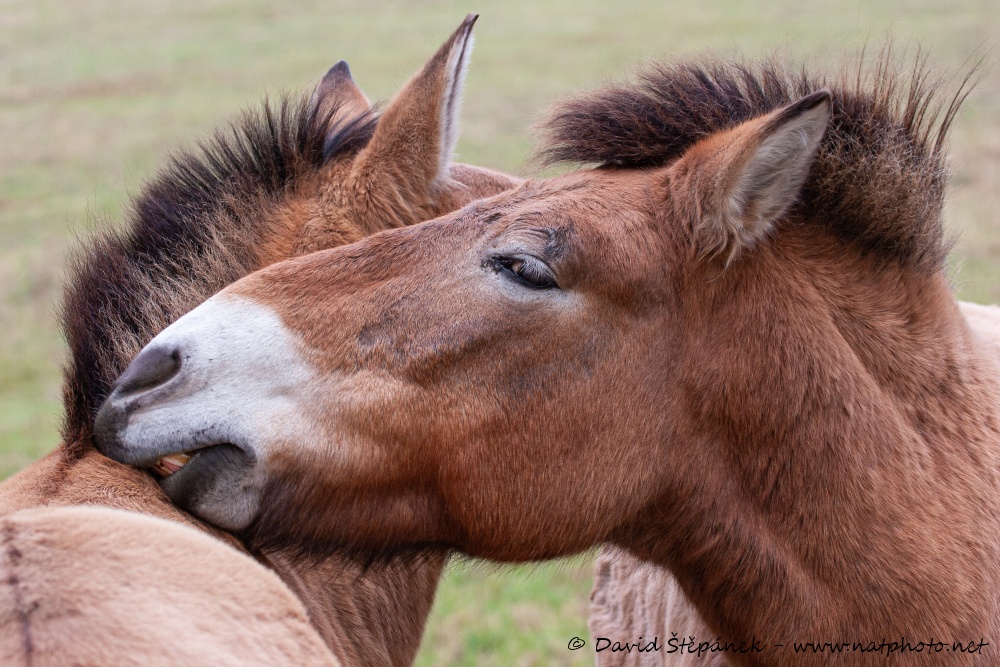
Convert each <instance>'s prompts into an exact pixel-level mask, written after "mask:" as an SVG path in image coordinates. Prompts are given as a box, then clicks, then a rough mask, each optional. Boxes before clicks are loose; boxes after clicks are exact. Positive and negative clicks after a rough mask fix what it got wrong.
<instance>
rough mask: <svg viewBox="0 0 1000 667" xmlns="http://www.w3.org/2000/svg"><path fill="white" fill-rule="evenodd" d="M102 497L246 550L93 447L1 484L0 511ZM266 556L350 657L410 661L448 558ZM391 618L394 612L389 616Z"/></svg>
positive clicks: (46, 460) (334, 646)
mask: <svg viewBox="0 0 1000 667" xmlns="http://www.w3.org/2000/svg"><path fill="white" fill-rule="evenodd" d="M84 504H85V505H101V506H104V507H113V508H116V509H123V510H128V511H132V512H139V513H141V514H149V515H152V516H156V517H160V518H163V519H168V520H171V521H177V522H180V523H184V524H187V525H191V526H194V527H196V528H199V529H201V530H203V531H205V532H208V533H209V534H211V535H213V536H215V537H217V538H219V539H221V540H223V541H224V542H226V543H227V544H229V545H230V546H232V547H234V548H236V549H239V550H241V551H244V548H243V545H242V544H241V543H240V542H238V541H237V540H236V538H234V537H233V536H232V535H230V534H228V533H225V532H222V531H219V530H217V529H215V528H212V527H211V526H208V525H207V524H204V523H202V522H200V521H197V520H196V519H194V518H193V517H191V516H190V515H188V514H186V513H184V512H181V511H180V510H178V509H177V508H176V507H175V506H174V505H172V504H170V501H169V500H168V499H167V497H166V496H165V495H164V494H163V492H162V491H161V490H160V488H159V487H158V486H157V485H156V483H155V482H154V481H153V479H152V478H151V477H150V476H149V475H147V474H144V473H142V472H140V471H138V470H136V469H134V468H130V467H128V466H124V465H121V464H119V463H116V462H114V461H112V460H110V459H107V458H105V457H103V456H101V455H100V454H98V453H97V452H96V451H94V450H92V449H87V450H85V451H84V453H83V454H82V456H79V457H75V456H72V455H71V454H70V450H69V448H67V447H58V448H57V449H55V450H54V451H53V452H51V453H50V454H48V455H47V456H45V457H43V458H42V459H40V460H38V461H36V462H35V463H34V464H32V465H31V466H29V467H27V468H25V469H24V470H22V471H21V472H19V473H17V474H16V475H14V476H13V477H11V478H10V479H8V480H6V481H4V482H3V483H2V484H0V514H9V513H11V512H15V511H17V510H21V509H28V508H31V507H39V506H43V505H84ZM265 560H266V561H267V564H268V565H269V566H271V567H272V569H274V571H275V572H276V573H277V574H278V576H280V577H281V579H282V580H283V581H284V582H285V583H286V584H287V585H288V586H289V587H290V588H291V589H292V590H293V591H294V592H295V593H296V594H298V596H299V598H300V599H301V600H302V602H303V604H304V605H305V607H306V610H307V611H308V612H309V618H310V620H311V621H312V623H313V625H314V627H315V628H316V629H317V631H319V633H320V635H321V636H322V637H323V639H324V641H326V643H327V645H328V646H329V647H330V648H331V650H332V651H333V652H334V653H335V654H336V655H337V657H338V658H340V659H341V660H342V661H343V662H344V664H368V665H379V666H380V667H381V666H386V667H388V666H395V665H408V664H410V663H411V662H412V660H413V658H414V656H415V655H416V652H417V649H418V648H419V645H420V637H421V634H422V631H423V626H424V621H425V620H426V618H427V615H428V613H429V612H430V608H431V605H432V604H433V601H434V592H435V590H436V587H437V581H438V578H439V577H440V574H441V570H442V568H443V565H444V562H443V559H441V560H440V561H433V560H432V561H429V562H426V563H423V564H422V565H421V566H420V567H413V568H405V567H390V568H385V569H372V570H369V571H362V570H361V569H360V568H359V567H358V566H357V565H356V564H354V563H353V562H352V561H349V560H346V559H340V558H329V559H326V560H323V561H320V562H317V561H315V560H310V559H309V558H307V557H306V558H295V557H287V556H273V557H269V558H267V559H265ZM385 619H392V623H390V624H388V625H387V624H386V623H385Z"/></svg>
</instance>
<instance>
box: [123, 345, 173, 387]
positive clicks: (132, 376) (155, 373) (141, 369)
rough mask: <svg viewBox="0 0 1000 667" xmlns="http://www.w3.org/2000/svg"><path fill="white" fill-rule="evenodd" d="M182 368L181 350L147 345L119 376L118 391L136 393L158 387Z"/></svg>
mask: <svg viewBox="0 0 1000 667" xmlns="http://www.w3.org/2000/svg"><path fill="white" fill-rule="evenodd" d="M180 369H181V353H180V350H178V349H177V348H171V347H163V346H157V347H147V348H146V349H144V350H143V351H142V352H140V353H139V356H137V357H136V358H135V359H133V360H132V363H130V364H129V365H128V368H126V369H125V372H124V373H122V375H121V377H120V378H118V383H117V384H118V388H117V392H118V394H119V395H125V394H134V393H136V392H139V391H144V390H146V389H152V388H153V387H158V386H159V385H161V384H164V383H165V382H167V381H168V380H169V379H170V378H172V377H174V376H175V375H177V371H179V370H180Z"/></svg>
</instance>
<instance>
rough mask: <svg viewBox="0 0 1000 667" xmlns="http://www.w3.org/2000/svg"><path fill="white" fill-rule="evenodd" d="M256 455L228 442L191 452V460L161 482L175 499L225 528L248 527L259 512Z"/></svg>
mask: <svg viewBox="0 0 1000 667" xmlns="http://www.w3.org/2000/svg"><path fill="white" fill-rule="evenodd" d="M255 458H256V457H255V456H254V455H253V454H252V453H251V452H249V451H247V450H244V449H241V448H240V447H237V446H235V445H231V444H228V443H225V444H218V445H212V446H209V447H205V448H202V449H199V450H197V451H195V452H193V453H192V454H191V459H190V461H188V462H187V463H186V464H184V465H183V467H181V468H179V469H178V470H176V472H173V473H172V474H171V475H170V476H168V477H165V478H163V479H161V480H160V481H159V484H160V488H162V489H163V491H164V492H165V493H166V494H167V497H169V498H170V500H171V502H173V503H174V504H175V505H177V506H178V507H180V508H181V509H184V510H186V511H188V512H190V513H191V514H194V515H195V516H197V517H199V518H200V519H203V520H205V521H207V522H209V523H211V524H214V525H216V526H218V527H219V528H222V529H224V530H228V531H236V530H241V529H243V528H246V527H247V526H248V525H249V524H250V522H251V521H252V520H253V519H254V517H255V516H256V515H257V510H258V507H259V505H260V491H259V489H260V485H259V484H257V483H256V481H255V480H256V472H257V468H256V460H255Z"/></svg>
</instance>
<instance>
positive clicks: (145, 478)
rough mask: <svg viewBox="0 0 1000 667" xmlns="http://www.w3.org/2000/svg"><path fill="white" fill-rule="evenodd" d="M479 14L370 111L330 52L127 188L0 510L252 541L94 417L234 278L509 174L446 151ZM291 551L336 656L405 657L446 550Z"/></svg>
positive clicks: (82, 279) (275, 560)
mask: <svg viewBox="0 0 1000 667" xmlns="http://www.w3.org/2000/svg"><path fill="white" fill-rule="evenodd" d="M475 19H476V17H475V16H474V15H470V16H469V17H468V18H467V19H466V20H465V21H464V22H463V23H462V25H461V26H460V27H459V28H458V29H457V30H456V31H455V32H454V34H452V35H451V37H450V38H449V39H448V40H447V41H446V42H445V43H444V44H443V45H442V46H441V48H440V49H439V50H438V51H437V52H436V53H435V55H434V56H433V57H431V59H430V60H429V61H428V62H427V63H426V65H425V66H424V67H423V68H422V69H421V70H420V71H419V72H417V73H416V74H415V75H414V76H413V78H411V79H410V80H409V81H408V82H407V83H406V84H405V85H404V87H403V88H402V90H401V91H400V92H399V93H398V95H397V96H396V97H395V98H394V99H393V100H392V101H390V102H389V104H388V105H387V106H386V107H385V108H384V110H383V111H381V112H379V111H377V110H376V109H373V108H372V106H371V104H370V103H369V101H368V99H367V98H366V96H365V95H364V93H363V92H362V91H361V89H360V88H359V87H358V86H357V85H356V84H355V83H354V81H353V79H352V76H351V72H350V68H349V67H348V66H347V64H346V63H345V62H343V61H341V62H339V63H337V64H336V65H334V66H333V67H332V68H331V69H330V70H329V72H328V73H327V74H326V76H325V77H324V78H323V79H322V80H321V82H320V83H319V84H318V85H317V87H316V88H315V90H314V91H313V93H312V95H311V97H304V98H303V99H302V100H301V101H294V100H291V99H285V100H282V101H281V102H280V103H277V104H270V105H265V107H264V109H263V110H261V111H258V112H248V113H247V114H246V115H245V116H244V117H242V118H241V119H239V120H238V121H236V122H235V123H234V124H233V125H232V126H231V127H230V128H229V130H228V131H224V132H219V133H217V134H216V136H215V137H214V139H212V140H211V141H209V142H207V143H205V144H204V145H203V146H202V148H201V150H200V151H194V152H191V151H189V152H185V153H182V154H181V155H180V156H179V157H177V158H176V159H174V160H173V161H172V162H171V164H170V165H169V166H168V167H167V168H166V169H165V170H164V171H163V172H162V173H160V174H159V175H158V176H157V177H156V178H155V179H154V180H153V181H152V182H151V183H150V184H149V185H147V186H146V187H145V188H144V189H143V191H142V192H140V194H139V195H138V196H137V197H136V198H135V200H134V201H133V202H132V204H131V210H130V212H129V213H128V219H127V221H126V224H125V225H124V226H123V228H122V229H121V230H119V231H107V232H104V233H103V234H102V235H100V236H98V237H97V238H95V239H93V240H91V241H89V242H88V243H87V245H86V246H85V248H84V249H83V250H82V251H80V252H79V253H78V254H77V257H76V259H75V260H74V262H73V266H72V270H71V272H70V276H69V278H68V281H67V288H66V295H65V303H64V306H63V329H64V332H65V335H66V338H67V340H68V342H69V348H70V358H69V366H68V368H67V370H66V373H65V375H64V391H63V395H64V404H65V410H66V414H65V419H64V425H63V429H62V443H61V445H60V446H59V447H57V448H56V449H55V450H54V451H53V452H52V453H50V454H49V455H47V456H46V457H44V458H43V459H41V460H39V461H37V462H36V463H35V464H33V465H32V466H30V467H28V468H26V469H25V470H23V471H21V472H20V473H18V474H16V475H14V476H13V477H11V478H10V479H8V480H6V481H5V482H4V483H3V484H2V485H0V513H3V514H8V513H11V512H14V511H17V510H22V509H27V508H32V507H39V506H58V505H78V504H88V505H103V506H106V507H112V508H119V509H125V510H131V511H134V512H140V513H143V514H147V515H152V516H155V517H160V518H164V519H168V520H171V521H174V522H179V523H181V524H185V525H188V526H192V527H194V528H197V529H200V530H203V531H207V532H209V533H210V534H212V535H214V536H215V537H217V538H219V539H222V540H223V541H225V542H227V543H228V544H229V545H230V546H233V547H235V548H237V549H239V550H241V551H244V552H248V548H247V545H246V544H244V543H241V542H240V541H239V540H238V539H237V538H236V537H234V536H232V535H230V534H228V533H225V532H224V531H221V530H219V529H218V528H217V527H215V526H212V525H209V524H207V523H205V522H203V521H201V520H199V519H197V518H195V517H192V516H191V515H190V514H188V513H185V512H183V511H181V510H179V509H177V508H176V507H175V506H174V505H172V504H171V503H170V501H169V499H168V497H167V496H166V495H165V494H164V492H163V491H162V490H161V488H160V486H159V484H158V481H157V478H156V477H155V476H154V475H153V474H151V473H150V471H140V470H136V469H134V468H131V467H128V466H124V465H121V464H119V463H116V462H114V461H112V460H110V459H107V458H105V457H104V456H102V455H100V454H99V453H98V452H97V450H96V449H95V448H94V444H93V442H94V439H93V426H94V415H95V413H96V411H97V408H98V407H99V406H100V404H101V403H102V401H103V400H104V397H105V396H106V395H107V394H108V393H109V391H110V388H111V384H112V382H113V381H114V379H115V378H116V377H117V376H118V375H119V374H120V373H121V372H122V370H123V369H124V368H125V366H126V365H127V363H128V362H129V360H130V359H131V358H132V357H133V356H134V355H135V353H136V352H137V351H138V350H139V349H141V348H142V347H143V345H145V344H146V343H147V342H148V341H149V340H150V339H152V338H153V337H154V336H155V335H156V334H157V333H158V332H159V331H160V330H161V329H163V328H164V327H165V326H166V325H168V324H170V323H171V322H172V321H174V320H176V319H177V318H179V317H180V316H181V315H183V314H184V313H186V312H187V311H188V310H190V309H191V308H193V307H194V306H195V305H197V304H198V303H200V302H201V301H203V300H204V299H205V298H206V297H207V296H209V295H210V294H212V293H214V292H216V291H218V290H219V289H221V288H222V287H224V286H225V285H227V284H229V283H231V282H233V281H235V280H236V279H238V278H240V277H241V276H243V275H245V274H249V273H251V272H253V271H255V270H257V269H259V268H262V267H264V266H267V265H268V264H271V263H273V262H276V261H279V260H281V259H285V258H288V257H292V256H294V255H297V254H301V253H306V252H309V251H311V250H315V249H317V248H325V247H330V246H335V245H339V244H343V243H348V242H352V241H355V240H358V239H361V238H363V237H364V236H366V235H368V234H371V233H372V232H374V231H377V230H381V229H387V228H392V227H400V226H405V225H410V224H413V223H416V222H420V221H422V220H425V219H429V218H433V217H435V216H438V215H440V214H443V213H445V212H447V211H450V210H454V209H456V208H458V207H459V206H461V205H462V204H464V203H465V202H467V201H470V200H473V199H475V198H478V197H481V196H484V195H488V194H493V193H496V192H500V191H502V190H503V189H506V188H507V187H510V186H511V185H513V184H516V183H517V182H519V181H518V179H515V178H513V177H510V176H507V175H505V174H500V173H497V172H493V171H490V170H488V169H482V168H478V167H472V166H468V165H463V164H459V163H453V162H452V161H451V155H452V151H453V148H454V145H455V141H456V139H457V136H458V134H457V133H458V103H459V99H460V96H461V93H462V86H463V82H464V75H465V71H466V66H467V64H468V60H469V53H470V50H471V47H472V28H473V24H474V22H475ZM236 325H238V323H234V326H236ZM165 470H167V471H169V467H167V468H165ZM285 547H288V548H285ZM293 547H294V545H284V547H278V546H277V545H276V546H275V548H274V549H270V550H267V551H264V552H259V551H255V552H254V556H255V557H256V558H258V559H259V560H260V561H261V562H262V563H264V564H265V565H267V566H268V567H270V568H272V569H273V570H274V571H275V572H276V573H277V574H278V575H279V576H280V577H281V579H282V580H283V581H284V582H285V583H286V584H287V585H288V586H289V587H290V588H291V589H292V590H293V591H294V592H295V593H296V594H297V595H298V596H299V597H300V598H301V599H302V601H303V603H304V604H305V606H306V609H307V610H308V613H309V618H310V620H311V621H312V623H313V624H314V625H315V626H316V628H317V630H318V631H319V632H320V634H321V635H322V637H323V638H324V640H325V641H326V642H327V643H328V644H329V645H330V648H331V649H332V651H333V652H334V653H335V654H336V656H337V657H338V658H339V659H340V660H341V661H342V662H343V663H344V664H361V663H363V664H368V665H406V664H410V662H411V661H412V659H413V656H414V655H415V654H416V651H417V648H418V646H419V643H420V639H421V633H422V630H423V625H424V622H425V620H426V616H427V614H428V613H429V611H430V608H431V605H432V603H433V599H434V593H435V589H436V586H437V581H438V578H439V576H440V572H441V569H442V567H443V563H444V561H443V559H440V558H433V557H429V558H426V559H424V560H422V561H421V562H420V563H419V564H409V563H407V564H397V565H392V566H389V567H386V568H370V567H367V566H366V565H365V564H364V563H360V562H356V561H353V560H350V559H346V558H341V557H339V556H335V557H330V558H320V559H316V558H305V557H302V556H301V555H300V554H299V553H297V552H296V550H295V549H294V548H293Z"/></svg>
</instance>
